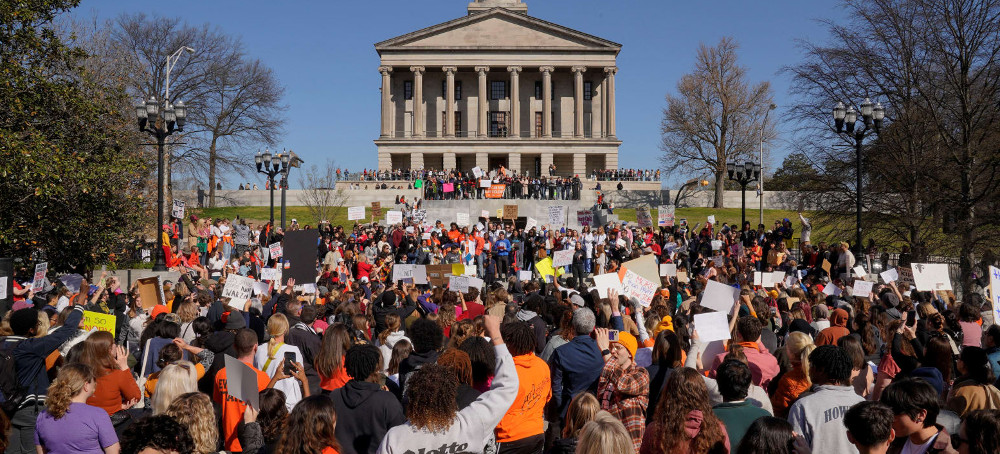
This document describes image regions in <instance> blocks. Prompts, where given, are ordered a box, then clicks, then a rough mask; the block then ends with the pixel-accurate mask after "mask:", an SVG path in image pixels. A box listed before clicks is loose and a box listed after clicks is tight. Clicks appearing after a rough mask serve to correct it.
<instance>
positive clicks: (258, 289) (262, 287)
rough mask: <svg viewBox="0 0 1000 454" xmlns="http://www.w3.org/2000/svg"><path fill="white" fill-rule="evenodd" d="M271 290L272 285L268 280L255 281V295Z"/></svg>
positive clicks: (264, 293)
mask: <svg viewBox="0 0 1000 454" xmlns="http://www.w3.org/2000/svg"><path fill="white" fill-rule="evenodd" d="M270 291H271V286H270V285H269V284H268V283H267V282H254V283H253V294H254V295H266V294H267V293H269V292H270Z"/></svg>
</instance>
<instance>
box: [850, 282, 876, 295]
mask: <svg viewBox="0 0 1000 454" xmlns="http://www.w3.org/2000/svg"><path fill="white" fill-rule="evenodd" d="M874 286H875V283H874V282H869V281H863V280H861V279H858V280H855V281H854V287H853V288H852V289H851V290H852V291H851V294H853V295H854V296H856V297H860V298H868V297H869V296H870V295H871V294H872V288H873V287H874Z"/></svg>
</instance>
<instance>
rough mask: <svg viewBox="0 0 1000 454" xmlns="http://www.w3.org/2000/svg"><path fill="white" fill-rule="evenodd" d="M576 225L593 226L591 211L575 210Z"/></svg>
mask: <svg viewBox="0 0 1000 454" xmlns="http://www.w3.org/2000/svg"><path fill="white" fill-rule="evenodd" d="M576 223H577V224H580V225H581V226H587V225H594V212H593V211H591V210H577V212H576Z"/></svg>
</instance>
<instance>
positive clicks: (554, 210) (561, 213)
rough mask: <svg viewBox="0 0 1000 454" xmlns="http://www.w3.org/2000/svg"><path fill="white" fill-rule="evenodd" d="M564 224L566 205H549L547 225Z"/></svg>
mask: <svg viewBox="0 0 1000 454" xmlns="http://www.w3.org/2000/svg"><path fill="white" fill-rule="evenodd" d="M565 224H566V207H565V206H563V205H556V206H550V207H549V225H552V226H561V225H565Z"/></svg>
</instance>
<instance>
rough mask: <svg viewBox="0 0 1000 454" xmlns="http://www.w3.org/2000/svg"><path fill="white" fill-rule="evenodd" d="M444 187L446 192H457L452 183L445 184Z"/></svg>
mask: <svg viewBox="0 0 1000 454" xmlns="http://www.w3.org/2000/svg"><path fill="white" fill-rule="evenodd" d="M442 187H443V188H444V192H454V191H455V185H454V184H452V183H445V184H444V185H443V186H442Z"/></svg>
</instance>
